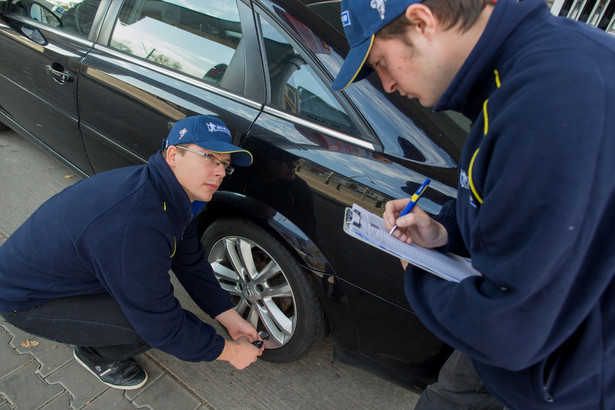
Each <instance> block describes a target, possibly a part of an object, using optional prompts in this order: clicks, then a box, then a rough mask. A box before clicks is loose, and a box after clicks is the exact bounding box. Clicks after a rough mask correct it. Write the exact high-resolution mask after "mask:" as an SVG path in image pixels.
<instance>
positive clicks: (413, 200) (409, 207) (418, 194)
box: [389, 178, 431, 235]
mask: <svg viewBox="0 0 615 410" xmlns="http://www.w3.org/2000/svg"><path fill="white" fill-rule="evenodd" d="M430 182H431V179H429V178H427V179H426V180H425V182H423V185H421V186H420V187H419V189H417V190H416V192H415V193H414V195H412V198H411V199H410V202H408V205H406V207H405V208H404V209H403V210H402V211H401V213H400V214H399V216H398V218H401V217H402V216H404V215H408V214H409V213H410V211H412V208H414V205H416V203H417V202H418V201H419V199H420V198H421V195H423V192H425V190H426V189H427V185H429V183H430ZM395 229H397V225H395V226H394V227H393V228H392V229H391V232H389V235H391V234H392V233H393V232H395Z"/></svg>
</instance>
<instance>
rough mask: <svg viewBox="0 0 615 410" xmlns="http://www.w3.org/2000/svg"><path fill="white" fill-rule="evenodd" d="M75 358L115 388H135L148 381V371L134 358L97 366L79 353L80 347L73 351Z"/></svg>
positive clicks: (102, 380)
mask: <svg viewBox="0 0 615 410" xmlns="http://www.w3.org/2000/svg"><path fill="white" fill-rule="evenodd" d="M73 356H75V360H77V363H79V364H80V365H81V366H83V367H85V368H86V369H88V370H89V371H90V372H91V373H92V374H93V375H94V376H96V377H98V379H99V380H100V381H101V382H103V383H104V384H106V385H107V386H109V387H113V388H114V389H122V390H135V389H138V388H139V387H142V386H143V385H144V384H145V382H146V381H147V373H145V371H144V370H143V369H142V368H141V367H140V366H139V365H138V364H137V362H135V361H134V360H133V359H126V360H120V361H117V362H115V363H111V364H110V365H106V366H97V365H95V364H93V363H91V362H90V361H89V360H88V359H86V358H85V357H83V356H81V355H80V354H79V350H78V347H76V346H75V350H74V351H73Z"/></svg>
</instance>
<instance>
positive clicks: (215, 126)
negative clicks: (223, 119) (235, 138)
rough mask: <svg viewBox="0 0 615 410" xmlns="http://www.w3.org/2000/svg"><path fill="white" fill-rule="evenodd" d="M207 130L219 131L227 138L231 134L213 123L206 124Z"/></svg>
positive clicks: (222, 126)
mask: <svg viewBox="0 0 615 410" xmlns="http://www.w3.org/2000/svg"><path fill="white" fill-rule="evenodd" d="M207 129H208V130H209V132H216V131H220V132H224V133H226V134H228V135H229V136H230V135H231V132H230V131H229V130H228V128H226V127H225V126H224V125H219V124H214V123H213V122H208V123H207Z"/></svg>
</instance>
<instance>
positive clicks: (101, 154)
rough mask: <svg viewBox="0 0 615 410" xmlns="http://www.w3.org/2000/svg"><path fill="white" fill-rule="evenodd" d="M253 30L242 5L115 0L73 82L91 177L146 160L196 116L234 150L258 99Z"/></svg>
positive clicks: (223, 0) (260, 83)
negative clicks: (217, 129)
mask: <svg viewBox="0 0 615 410" xmlns="http://www.w3.org/2000/svg"><path fill="white" fill-rule="evenodd" d="M253 31H254V20H253V18H252V15H251V11H250V8H249V7H247V5H246V4H244V3H243V2H241V1H235V0H182V1H179V0H125V1H123V2H122V1H115V0H114V1H113V3H112V5H111V8H110V11H109V13H108V15H107V17H106V19H105V22H104V23H103V30H102V32H101V36H100V38H99V41H98V43H97V44H96V46H95V47H94V48H93V49H92V51H91V52H90V53H88V55H87V57H86V58H85V60H84V62H83V65H82V67H81V80H80V85H79V111H80V115H81V129H82V133H83V137H84V143H85V146H86V148H87V151H88V155H89V158H90V161H91V163H92V166H93V167H94V170H95V172H100V171H104V170H107V169H110V168H116V167H120V166H127V165H135V164H139V163H143V162H144V161H146V160H147V158H148V157H149V156H150V155H152V154H153V153H155V152H156V151H157V150H158V149H160V148H161V145H162V140H163V139H164V138H165V137H166V135H167V134H168V131H169V127H170V126H171V125H172V124H173V123H174V122H175V121H177V120H179V119H181V118H184V117H186V116H190V115H194V114H204V115H210V116H215V117H218V118H220V119H221V120H222V121H224V122H225V123H226V124H227V125H228V127H229V129H230V130H231V133H232V136H233V140H234V142H235V143H236V144H239V143H240V141H241V140H242V138H243V137H244V136H245V134H246V133H247V132H248V130H249V129H250V127H251V125H252V123H253V122H254V121H255V119H256V117H257V116H258V115H259V113H260V110H261V108H262V101H263V100H264V79H263V78H264V75H263V74H262V73H261V74H260V75H259V74H258V70H261V72H262V65H261V64H260V61H259V60H257V64H255V63H253V62H252V61H251V60H252V59H254V58H256V59H258V58H259V55H258V43H257V42H256V39H255V35H254V33H253ZM254 70H257V71H254ZM248 72H249V73H250V76H249V79H248V77H247V73H248Z"/></svg>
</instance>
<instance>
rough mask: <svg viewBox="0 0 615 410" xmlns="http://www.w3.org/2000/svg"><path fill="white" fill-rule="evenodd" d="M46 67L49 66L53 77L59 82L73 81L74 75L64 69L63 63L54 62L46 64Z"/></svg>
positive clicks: (48, 69)
mask: <svg viewBox="0 0 615 410" xmlns="http://www.w3.org/2000/svg"><path fill="white" fill-rule="evenodd" d="M45 68H47V72H48V73H49V75H51V78H53V80H54V81H55V82H56V83H58V84H64V83H71V82H72V81H73V76H72V75H71V73H69V72H68V71H64V67H62V64H58V63H53V64H50V65H46V66H45Z"/></svg>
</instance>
